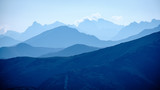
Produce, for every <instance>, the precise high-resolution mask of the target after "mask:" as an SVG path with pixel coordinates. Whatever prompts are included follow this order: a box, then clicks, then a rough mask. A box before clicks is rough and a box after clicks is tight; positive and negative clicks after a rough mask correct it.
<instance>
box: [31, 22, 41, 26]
mask: <svg viewBox="0 0 160 90" xmlns="http://www.w3.org/2000/svg"><path fill="white" fill-rule="evenodd" d="M32 26H42V25H41V24H40V23H38V22H37V21H34V22H33V24H32Z"/></svg>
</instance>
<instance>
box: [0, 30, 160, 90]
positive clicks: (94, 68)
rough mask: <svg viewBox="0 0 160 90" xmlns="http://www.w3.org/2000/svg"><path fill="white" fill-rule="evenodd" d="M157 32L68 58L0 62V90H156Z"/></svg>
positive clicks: (159, 41)
mask: <svg viewBox="0 0 160 90" xmlns="http://www.w3.org/2000/svg"><path fill="white" fill-rule="evenodd" d="M159 46H160V32H157V33H153V34H151V35H148V36H145V37H142V38H140V39H137V40H133V41H130V42H126V43H122V44H119V45H116V46H113V47H108V48H104V49H100V50H97V51H93V52H89V53H85V54H80V55H76V56H72V57H66V58H65V57H51V58H29V57H19V58H12V59H6V60H0V73H1V74H0V82H1V84H0V85H1V89H6V88H10V89H16V88H17V89H18V88H23V89H28V88H32V89H40V90H46V89H47V90H54V89H58V90H66V89H68V90H83V89H89V90H90V89H91V90H106V89H110V90H117V89H125V90H135V89H136V90H158V89H160V86H159V85H160V77H159V76H160V71H159V69H160V66H159V64H160V61H159V60H160V56H159V53H160V47H159Z"/></svg>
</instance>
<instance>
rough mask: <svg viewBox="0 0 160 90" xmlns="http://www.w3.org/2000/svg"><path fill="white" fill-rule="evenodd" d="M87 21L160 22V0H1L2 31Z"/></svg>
mask: <svg viewBox="0 0 160 90" xmlns="http://www.w3.org/2000/svg"><path fill="white" fill-rule="evenodd" d="M85 18H89V19H95V18H105V19H106V20H109V21H112V22H114V23H116V24H121V25H127V24H129V23H131V22H133V21H136V22H140V21H151V20H152V19H160V0H0V29H1V28H5V29H6V30H8V29H9V30H15V31H18V32H23V31H24V30H25V29H26V28H27V27H28V26H30V25H31V24H32V23H33V22H34V21H37V22H39V23H40V24H42V25H43V24H51V23H53V22H55V21H60V22H63V23H65V24H77V22H81V21H82V20H83V19H85Z"/></svg>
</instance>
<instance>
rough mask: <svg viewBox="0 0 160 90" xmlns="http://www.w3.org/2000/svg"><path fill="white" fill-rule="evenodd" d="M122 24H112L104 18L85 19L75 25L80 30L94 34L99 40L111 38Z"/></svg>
mask: <svg viewBox="0 0 160 90" xmlns="http://www.w3.org/2000/svg"><path fill="white" fill-rule="evenodd" d="M123 27H124V26H122V25H117V24H114V23H112V22H110V21H107V20H105V19H102V18H101V19H98V20H89V19H85V20H84V21H82V22H81V23H79V25H78V26H77V29H78V30H79V31H80V32H83V33H86V34H89V35H94V36H96V37H97V38H98V39H100V40H111V38H113V37H114V36H115V35H116V34H117V33H118V32H119V31H120V30H121V29H122V28H123Z"/></svg>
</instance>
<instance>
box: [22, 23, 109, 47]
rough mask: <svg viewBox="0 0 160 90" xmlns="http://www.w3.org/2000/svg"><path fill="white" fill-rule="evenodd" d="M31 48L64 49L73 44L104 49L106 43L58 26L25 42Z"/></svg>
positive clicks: (66, 27)
mask: <svg viewBox="0 0 160 90" xmlns="http://www.w3.org/2000/svg"><path fill="white" fill-rule="evenodd" d="M25 43H28V44H30V45H32V46H38V47H50V48H66V47H68V46H71V45H74V44H84V45H88V46H94V47H105V46H106V45H107V43H106V41H102V40H99V39H97V38H96V37H95V36H91V35H87V34H84V33H80V32H79V31H78V30H77V29H74V28H70V27H68V26H60V27H57V28H54V29H51V30H48V31H46V32H43V33H41V34H39V35H37V36H35V37H33V38H31V39H29V40H27V41H25Z"/></svg>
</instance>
